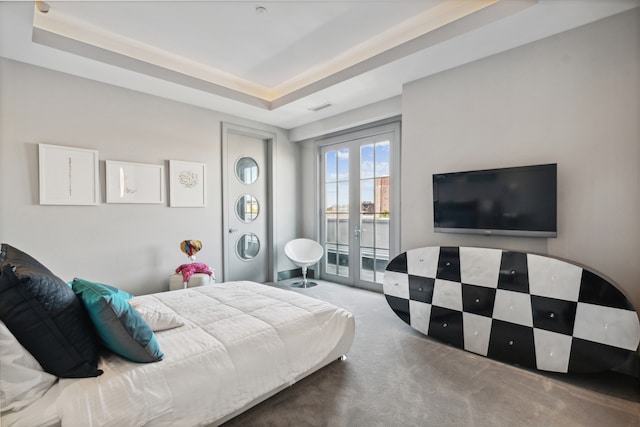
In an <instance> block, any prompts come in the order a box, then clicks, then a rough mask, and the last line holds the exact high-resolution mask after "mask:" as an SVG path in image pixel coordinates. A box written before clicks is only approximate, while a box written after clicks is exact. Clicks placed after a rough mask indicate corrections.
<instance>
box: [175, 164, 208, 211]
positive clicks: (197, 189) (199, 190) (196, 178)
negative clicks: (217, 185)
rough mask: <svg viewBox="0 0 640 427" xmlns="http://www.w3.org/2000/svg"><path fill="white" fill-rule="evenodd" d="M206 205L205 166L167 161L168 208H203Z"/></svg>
mask: <svg viewBox="0 0 640 427" xmlns="http://www.w3.org/2000/svg"><path fill="white" fill-rule="evenodd" d="M206 205H207V165H206V164H205V163H196V162H186V161H181V160H169V206H171V207H183V208H184V207H188V208H203V207H205V206H206Z"/></svg>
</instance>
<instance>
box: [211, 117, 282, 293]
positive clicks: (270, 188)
mask: <svg viewBox="0 0 640 427" xmlns="http://www.w3.org/2000/svg"><path fill="white" fill-rule="evenodd" d="M229 134H236V135H243V136H249V137H252V138H258V139H261V140H263V141H264V142H265V144H266V150H267V153H266V167H265V169H266V180H267V205H268V209H267V215H268V218H267V241H268V242H269V243H268V244H266V245H264V247H265V249H266V250H267V254H266V256H267V280H269V281H272V282H275V281H276V280H277V278H276V276H277V271H278V269H277V265H278V259H277V258H278V257H277V254H278V251H277V250H276V240H277V239H276V230H277V228H276V219H277V218H276V215H275V212H276V206H275V202H276V185H275V170H276V157H275V155H274V153H275V147H276V142H277V140H276V134H275V133H273V132H268V131H265V130H261V129H254V128H250V127H247V126H242V125H237V124H234V123H230V122H222V144H221V145H222V158H221V160H220V162H221V163H222V167H221V171H222V281H224V280H225V278H226V277H228V276H229V257H230V256H233V255H232V254H230V253H229V251H230V246H229V212H230V211H229V208H230V205H231V204H233V203H234V202H233V201H230V200H228V195H229V177H232V176H234V175H233V171H231V175H230V174H229V173H230V171H229V167H230V166H229V161H228V159H227V156H228V145H229V138H228V135H229Z"/></svg>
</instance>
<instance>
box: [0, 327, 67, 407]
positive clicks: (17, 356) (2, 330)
mask: <svg viewBox="0 0 640 427" xmlns="http://www.w3.org/2000/svg"><path fill="white" fill-rule="evenodd" d="M57 380H58V379H57V378H56V377H55V376H53V375H51V374H48V373H46V372H45V371H44V369H42V366H40V364H39V363H38V361H37V360H36V359H35V358H34V357H33V356H32V355H31V353H29V352H28V351H27V350H26V349H25V348H24V347H23V346H22V345H21V344H20V343H19V342H18V340H17V339H16V337H14V336H13V334H12V333H11V331H9V329H8V328H7V326H6V325H5V324H4V322H0V408H2V412H6V411H17V410H19V409H21V408H24V407H25V406H27V405H29V404H31V403H33V402H34V401H35V400H37V399H39V398H40V397H42V395H43V394H45V392H46V391H47V390H49V388H51V386H52V385H53V384H54V383H55V382H56V381H57Z"/></svg>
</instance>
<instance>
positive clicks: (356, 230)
mask: <svg viewBox="0 0 640 427" xmlns="http://www.w3.org/2000/svg"><path fill="white" fill-rule="evenodd" d="M360 231H361V230H360V226H359V225H356V226H355V227H353V237H355V238H356V239H358V238H360Z"/></svg>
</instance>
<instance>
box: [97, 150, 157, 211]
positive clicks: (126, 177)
mask: <svg viewBox="0 0 640 427" xmlns="http://www.w3.org/2000/svg"><path fill="white" fill-rule="evenodd" d="M105 165H106V168H105V169H106V182H107V203H158V204H159V203H165V193H166V186H165V177H164V165H153V164H146V163H130V162H117V161H113V160H107V161H105Z"/></svg>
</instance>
